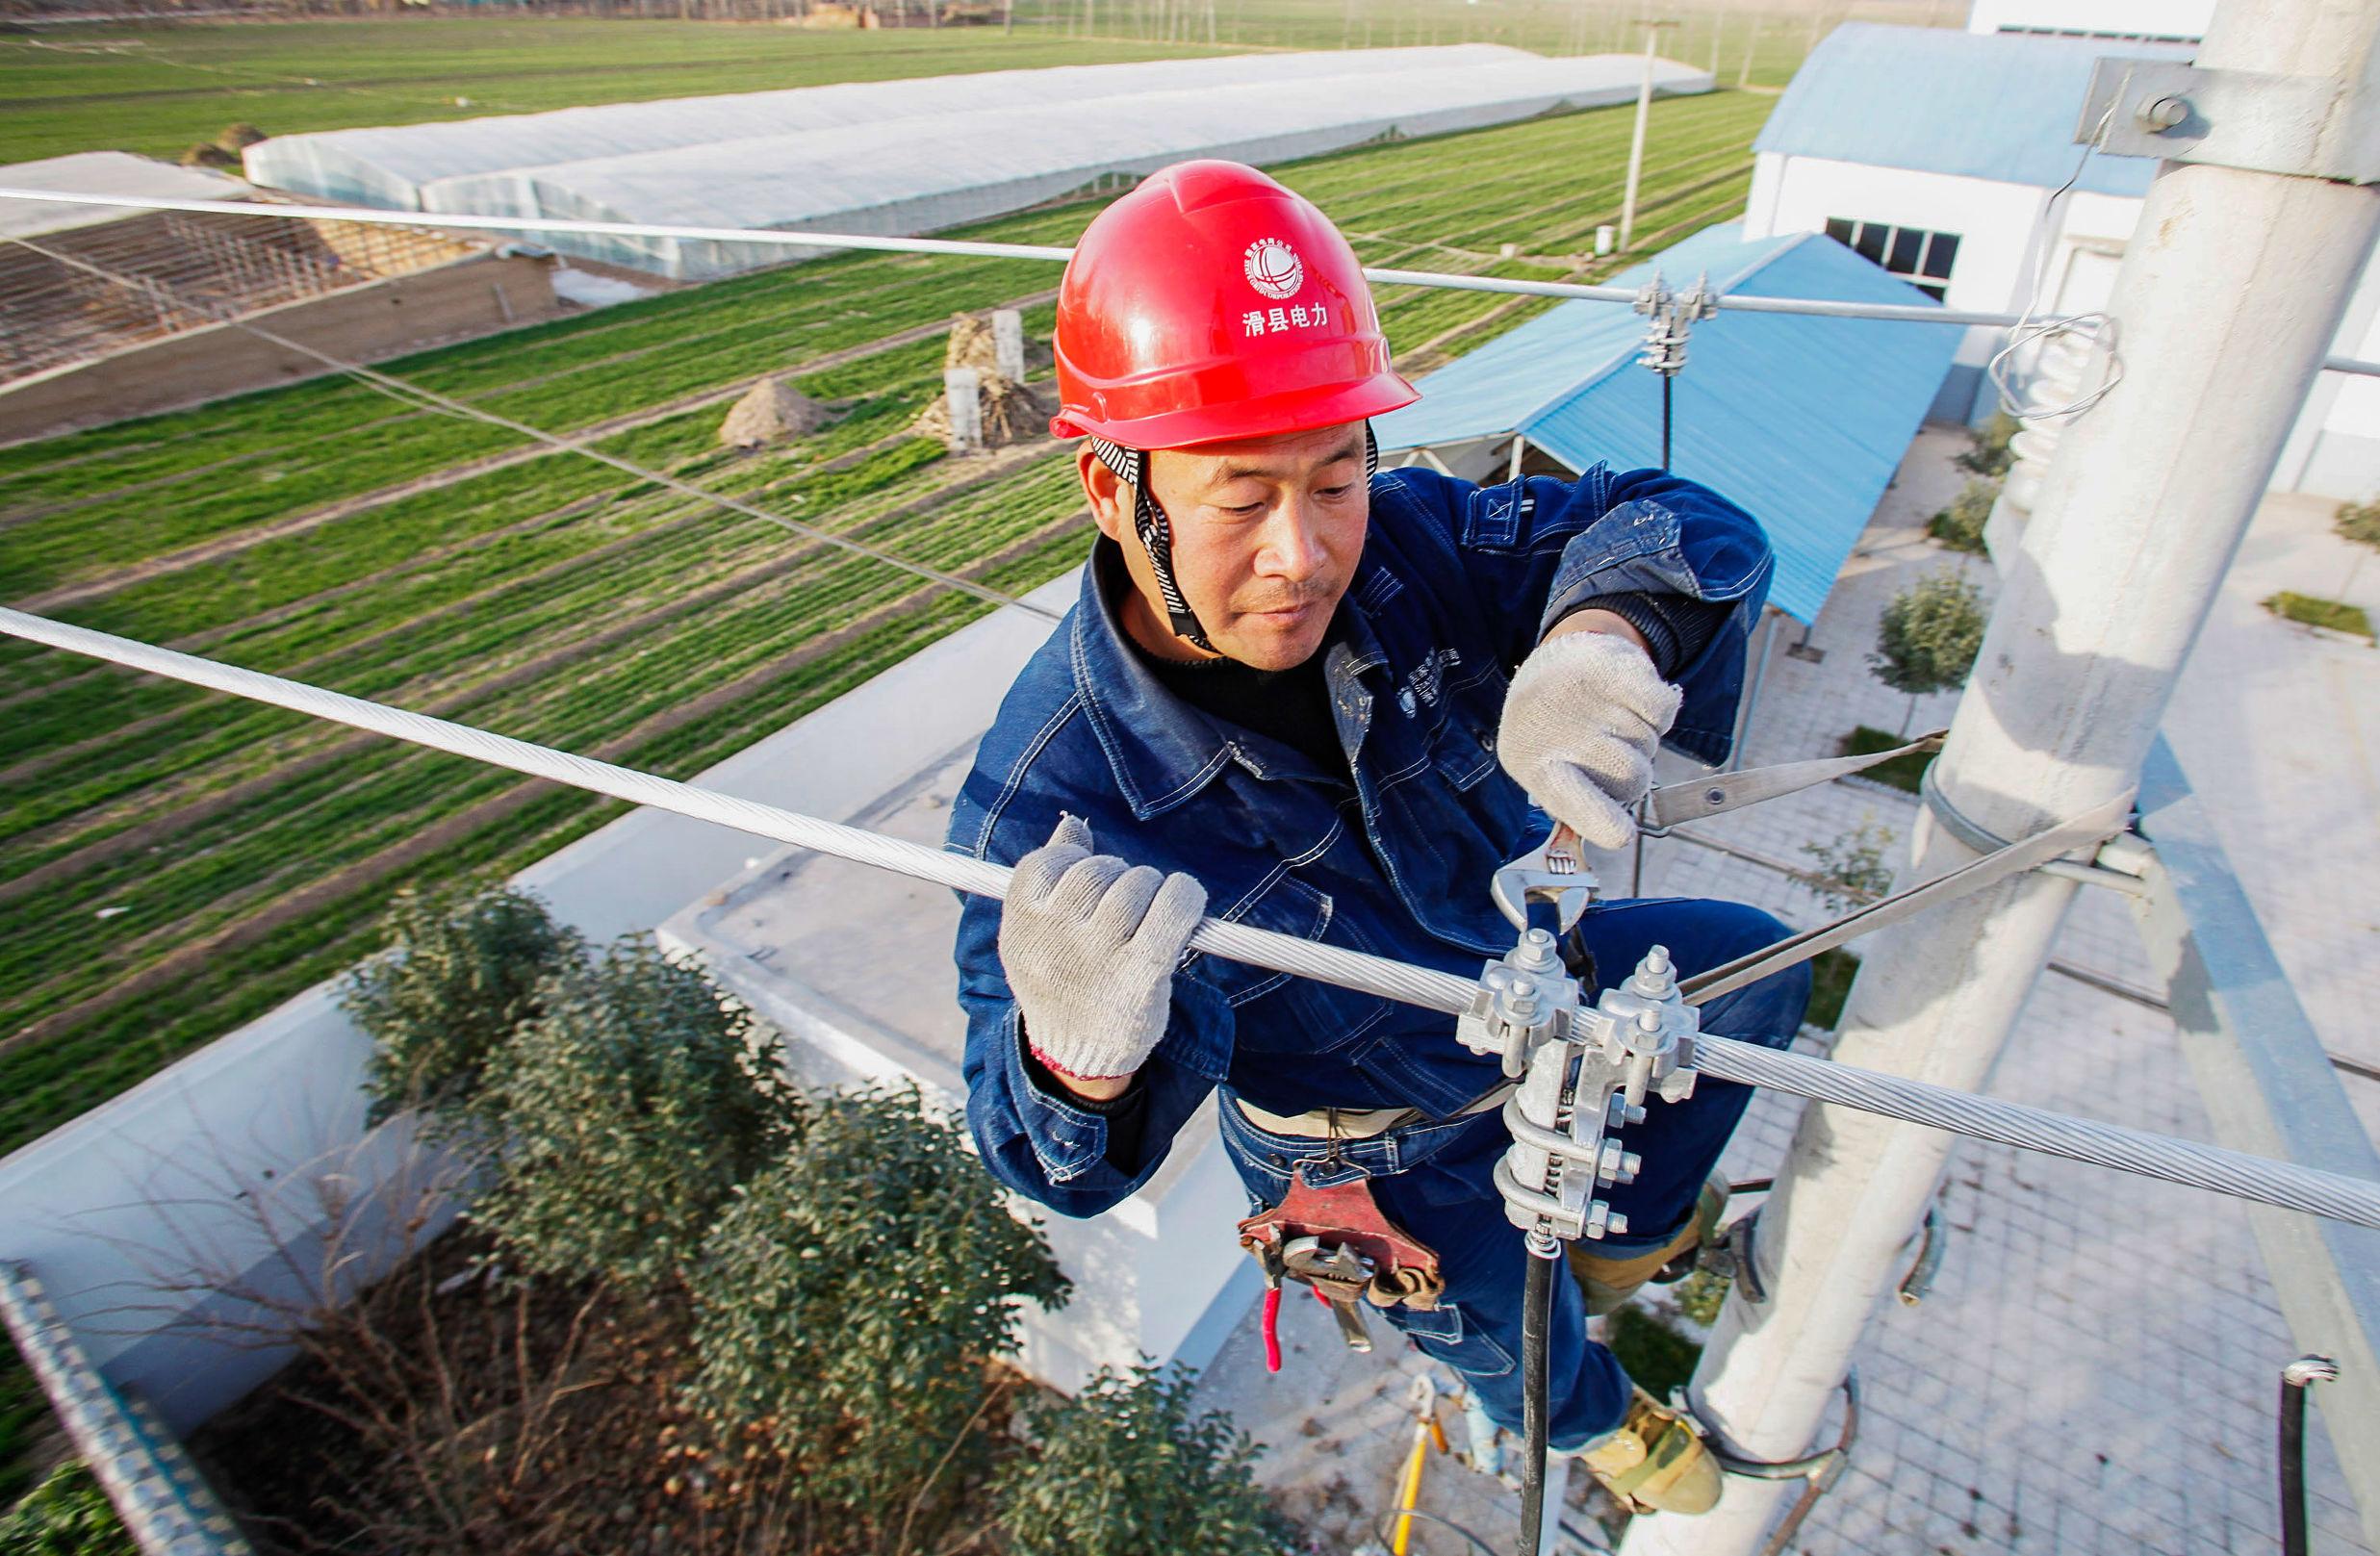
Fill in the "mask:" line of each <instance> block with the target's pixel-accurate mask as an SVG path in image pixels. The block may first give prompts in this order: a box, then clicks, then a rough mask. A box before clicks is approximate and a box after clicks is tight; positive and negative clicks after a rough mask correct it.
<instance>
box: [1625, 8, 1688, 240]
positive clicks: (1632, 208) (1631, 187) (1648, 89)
mask: <svg viewBox="0 0 2380 1556" xmlns="http://www.w3.org/2000/svg"><path fill="white" fill-rule="evenodd" d="M1643 25H1644V29H1645V74H1644V76H1643V78H1642V79H1641V80H1639V81H1638V82H1637V84H1636V135H1635V137H1634V138H1633V139H1632V140H1629V141H1628V187H1627V192H1626V193H1625V194H1623V195H1622V196H1621V197H1620V252H1622V253H1623V254H1625V253H1626V252H1627V251H1628V235H1629V234H1630V233H1631V232H1633V231H1634V230H1635V228H1636V180H1637V178H1638V176H1639V175H1640V174H1642V173H1643V172H1644V170H1645V126H1646V125H1647V124H1648V123H1649V122H1650V121H1651V117H1652V62H1653V61H1654V60H1655V59H1656V58H1658V56H1656V55H1655V54H1654V53H1653V45H1654V44H1656V43H1658V42H1660V41H1661V29H1662V28H1664V27H1675V26H1676V25H1677V24H1676V22H1674V21H1653V20H1651V18H1647V19H1646V21H1645V22H1644V24H1643Z"/></svg>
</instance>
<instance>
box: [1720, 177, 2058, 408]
mask: <svg viewBox="0 0 2380 1556" xmlns="http://www.w3.org/2000/svg"><path fill="white" fill-rule="evenodd" d="M2048 192H2049V191H2046V190H2037V189H2034V188H2031V187H2030V186H2027V185H2023V184H2002V183H1995V182H1993V181H1991V180H1988V179H1981V178H1958V177H1954V176H1951V175H1949V174H1944V173H1921V172H1912V171H1909V170H1907V169H1906V168H1899V167H1872V166H1866V165H1864V164H1860V163H1850V162H1836V161H1833V160H1831V159H1830V158H1824V157H1787V156H1784V155H1782V154H1780V153H1778V152H1762V153H1761V154H1760V155H1759V156H1758V157H1757V158H1756V159H1754V162H1753V185H1752V195H1751V198H1750V201H1749V204H1748V207H1747V210H1746V215H1745V220H1744V235H1745V236H1746V237H1747V238H1769V237H1774V236H1776V235H1777V234H1779V233H1789V232H1824V231H1826V230H1827V222H1828V219H1829V218H1830V217H1851V218H1853V219H1855V220H1858V221H1888V222H1890V223H1892V224H1893V225H1894V226H1896V227H1918V228H1922V229H1924V230H1925V231H1928V232H1952V233H1957V234H1958V261H1957V263H1955V264H1954V265H1953V266H1952V267H1951V275H1950V283H1949V285H1948V287H1947V288H1946V289H1945V291H1944V294H1943V298H1942V301H1943V304H1944V306H1946V307H1950V308H1974V309H1981V310H1983V311H1986V312H2007V311H2011V310H2014V309H2019V308H2022V307H2023V306H2024V300H2025V299H2024V288H2025V286H2026V285H2027V284H2028V283H2029V281H2030V279H2031V276H2032V273H2033V272H2032V265H2033V254H2032V250H2031V242H2032V239H2033V233H2034V229H2035V223H2036V222H2038V221H2039V220H2040V217H2041V207H2042V204H2043V201H2044V198H2045V197H2046V196H2047V194H2048ZM2001 334H2002V332H2001V331H1999V330H1994V329H1986V328H1982V327H1978V328H1975V329H1970V330H1968V331H1967V332H1966V334H1965V336H1964V337H1963V338H1962V339H1961V340H1960V341H1959V343H1958V356H1957V357H1956V358H1955V359H1953V361H1952V364H1951V370H1950V374H1949V377H1948V378H1947V380H1946V381H1945V385H1944V391H1943V395H1942V396H1941V397H1940V398H1937V399H1936V400H1935V402H1934V405H1935V413H1934V414H1935V416H1936V417H1937V418H1940V417H1943V416H1945V415H1955V416H1959V417H1963V416H1965V415H1968V414H1972V413H1971V412H1970V411H1969V409H1968V404H1969V402H1972V400H1973V398H1974V396H1975V395H1977V394H1978V393H1980V391H1981V386H1982V378H1983V366H1984V364H1985V363H1987V362H1989V361H1990V360H1991V354H1992V353H1993V352H1994V351H1996V350H1998V349H1999V348H2000V339H2001ZM1688 371H1692V369H1691V368H1689V369H1688ZM1954 402H1957V403H1956V405H1954Z"/></svg>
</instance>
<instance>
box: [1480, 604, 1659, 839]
mask: <svg viewBox="0 0 2380 1556" xmlns="http://www.w3.org/2000/svg"><path fill="white" fill-rule="evenodd" d="M1681 695H1682V694H1681V693H1680V692H1679V691H1678V689H1677V688H1676V687H1675V686H1673V685H1671V684H1670V683H1669V682H1667V681H1665V680H1663V679H1662V678H1661V673H1660V672H1659V671H1657V670H1655V669H1654V668H1653V664H1652V659H1651V655H1649V654H1647V653H1646V652H1645V650H1642V649H1640V648H1638V647H1637V646H1636V645H1635V644H1633V643H1630V642H1628V641H1627V640H1626V639H1625V638H1623V637H1619V636H1617V635H1615V634H1612V633H1608V632H1569V633H1565V634H1563V635H1562V636H1560V637H1554V638H1548V640H1547V641H1545V642H1544V643H1541V644H1539V645H1538V646H1537V649H1536V650H1535V651H1534V652H1532V653H1530V655H1529V656H1528V657H1527V658H1526V659H1524V660H1523V661H1522V663H1521V669H1520V672H1519V673H1518V674H1517V675H1515V676H1513V678H1512V690H1511V691H1510V692H1509V693H1507V694H1506V695H1505V698H1504V717H1503V722H1502V725H1501V727H1499V728H1498V729H1497V735H1496V752H1497V756H1498V757H1499V758H1500V759H1501V760H1502V762H1503V764H1504V771H1505V772H1507V773H1510V774H1511V775H1512V776H1513V778H1515V779H1517V780H1518V781H1519V782H1520V784H1521V787H1523V789H1526V790H1527V791H1528V796H1529V798H1530V799H1531V800H1534V801H1535V802H1536V803H1537V804H1541V805H1543V806H1545V807H1546V811H1547V813H1548V814H1549V815H1551V816H1552V817H1554V819H1555V820H1557V821H1561V822H1566V823H1568V824H1569V826H1570V829H1571V830H1573V831H1574V832H1576V833H1577V834H1578V835H1579V836H1580V837H1581V838H1583V839H1585V840H1586V841H1587V842H1588V843H1589V844H1592V845H1593V846H1594V847H1596V848H1599V849H1621V848H1625V847H1626V846H1627V844H1628V840H1629V839H1630V838H1632V837H1634V836H1635V835H1636V823H1635V821H1634V819H1633V818H1632V817H1631V816H1630V815H1629V813H1628V807H1629V806H1631V805H1633V804H1636V802H1637V801H1639V800H1641V799H1643V798H1644V797H1645V793H1646V791H1647V790H1649V789H1651V787H1652V758H1653V753H1654V752H1656V751H1658V750H1659V749H1660V745H1661V737H1662V736H1663V735H1664V734H1666V733H1668V732H1669V727H1670V725H1671V723H1672V722H1673V721H1675V720H1676V717H1677V706H1678V701H1679V698H1680V697H1681Z"/></svg>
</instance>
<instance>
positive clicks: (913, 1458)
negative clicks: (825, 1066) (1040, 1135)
mask: <svg viewBox="0 0 2380 1556" xmlns="http://www.w3.org/2000/svg"><path fill="white" fill-rule="evenodd" d="M687 1286H688V1288H689V1289H690V1290H691V1291H692V1293H693V1296H694V1301H695V1347H696V1351H697V1354H698V1364H697V1366H698V1371H697V1381H696V1384H695V1388H694V1394H695V1399H696V1403H697V1404H698V1406H699V1407H700V1408H702V1409H703V1410H704V1412H705V1413H706V1414H707V1415H709V1416H712V1417H713V1418H714V1419H715V1420H716V1421H717V1422H718V1423H719V1424H720V1425H721V1427H722V1428H723V1429H725V1430H726V1431H727V1432H729V1433H733V1432H737V1431H740V1430H743V1429H745V1428H747V1427H758V1428H760V1429H761V1430H763V1431H764V1432H765V1433H766V1434H767V1435H768V1437H769V1438H770V1439H771V1440H772V1441H774V1442H775V1444H776V1446H777V1447H778V1448H779V1450H780V1451H781V1452H783V1453H785V1454H786V1455H788V1456H790V1457H792V1458H793V1459H794V1460H795V1461H796V1462H797V1463H799V1464H800V1465H801V1466H802V1467H804V1468H805V1469H806V1474H807V1478H806V1482H805V1491H806V1492H807V1493H808V1494H811V1495H813V1496H815V1497H817V1498H818V1499H819V1500H820V1501H822V1502H823V1503H825V1504H827V1505H829V1506H835V1507H841V1508H844V1509H846V1510H848V1511H849V1513H850V1515H851V1516H852V1517H853V1518H857V1519H860V1520H862V1521H863V1522H865V1523H868V1524H871V1525H875V1526H877V1527H883V1526H884V1525H885V1523H886V1522H887V1520H889V1522H890V1523H891V1524H892V1525H894V1526H898V1525H899V1524H901V1523H902V1521H903V1520H904V1518H906V1517H907V1510H908V1508H909V1507H910V1506H911V1505H912V1503H913V1502H915V1501H916V1500H918V1499H921V1498H923V1497H924V1496H925V1495H926V1494H927V1493H928V1492H929V1491H931V1490H932V1489H934V1487H942V1488H945V1489H947V1488H948V1487H950V1486H953V1485H956V1484H958V1483H959V1482H960V1480H962V1479H963V1478H964V1477H965V1476H966V1475H967V1474H968V1473H969V1472H970V1471H971V1470H972V1469H973V1468H974V1467H975V1466H976V1465H977V1464H978V1463H980V1459H981V1456H982V1453H983V1441H982V1439H981V1438H980V1437H979V1436H977V1434H976V1433H975V1430H974V1416H975V1414H976V1412H977V1410H978V1409H979V1407H980V1406H982V1405H983V1403H984V1402H985V1390H986V1380H985V1362H986V1361H988V1360H989V1359H990V1358H993V1357H996V1356H1001V1355H1004V1354H1007V1353H1010V1352H1012V1351H1014V1350H1015V1349H1016V1346H1017V1343H1018V1339H1017V1318H1018V1313H1017V1305H1018V1302H1019V1301H1020V1299H1025V1298H1030V1299H1032V1300H1034V1301H1036V1302H1040V1303H1043V1304H1045V1305H1049V1306H1056V1305H1057V1304H1059V1303H1061V1302H1062V1301H1063V1300H1065V1298H1066V1296H1067V1294H1068V1290H1069V1288H1068V1285H1067V1282H1066V1279H1065V1277H1064V1276H1063V1275H1062V1274H1061V1273H1060V1272H1059V1268H1058V1263H1057V1261H1056V1260H1054V1259H1053V1258H1052V1257H1051V1256H1050V1251H1049V1242H1048V1239H1046V1238H1045V1237H1043V1236H1042V1235H1041V1233H1040V1232H1039V1230H1038V1229H1036V1228H1034V1227H1030V1226H1027V1225H1026V1224H1025V1223H1023V1222H1021V1221H1019V1220H1018V1219H1017V1218H1016V1217H1015V1216H1013V1215H1011V1213H1010V1212H1009V1208H1008V1201H1007V1197H1006V1196H1005V1195H1004V1194H1002V1192H1001V1191H1000V1189H999V1187H998V1186H997V1185H995V1184H994V1183H993V1182H992V1180H991V1177H990V1176H989V1175H988V1174H987V1173H985V1171H984V1169H983V1166H982V1164H981V1163H979V1162H978V1161H976V1160H975V1158H974V1156H973V1155H972V1154H970V1153H969V1151H968V1150H967V1147H966V1143H965V1140H964V1138H963V1135H962V1134H961V1131H960V1128H959V1127H958V1126H957V1125H955V1124H954V1123H952V1122H950V1121H948V1120H946V1119H942V1118H939V1117H936V1116H934V1115H932V1114H930V1113H928V1112H927V1111H926V1110H925V1107H924V1105H923V1103H922V1101H921V1100H920V1098H919V1097H918V1095H917V1093H916V1091H915V1090H914V1089H905V1090H901V1091H873V1090H872V1091H862V1092H855V1093H848V1094H844V1095H838V1096H833V1097H829V1098H825V1099H823V1100H820V1101H818V1102H816V1103H814V1104H813V1105H812V1108H811V1111H810V1115H809V1117H808V1119H807V1121H806V1126H805V1129H804V1132H803V1138H802V1145H801V1149H800V1150H799V1151H798V1152H796V1153H795V1155H794V1156H793V1157H792V1159H791V1160H789V1161H783V1162H781V1163H779V1164H778V1165H776V1166H774V1167H772V1168H770V1169H769V1170H768V1171H766V1172H763V1173H761V1174H759V1175H758V1176H756V1177H755V1178H754V1179H753V1180H752V1181H751V1182H750V1183H748V1184H746V1185H744V1186H742V1188H740V1189H739V1190H738V1191H737V1193H736V1196H735V1199H734V1203H733V1204H732V1205H730V1206H729V1208H728V1210H727V1212H725V1213H724V1214H722V1215H721V1216H720V1218H719V1224H718V1226H717V1227H716V1228H715V1229H714V1230H713V1231H712V1233H711V1235H710V1238H709V1240H708V1241H707V1242H706V1243H705V1244H704V1249H703V1258H702V1261H701V1263H698V1264H697V1265H696V1266H695V1267H694V1268H693V1269H692V1270H691V1271H689V1273H688V1276H687Z"/></svg>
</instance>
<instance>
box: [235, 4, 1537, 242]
mask: <svg viewBox="0 0 2380 1556" xmlns="http://www.w3.org/2000/svg"><path fill="white" fill-rule="evenodd" d="M1534 58H1536V56H1534V55H1531V54H1526V53H1523V51H1521V50H1519V49H1511V48H1505V47H1502V46H1501V45H1498V44H1493V43H1465V44H1456V45H1451V46H1447V47H1438V48H1402V49H1372V50H1366V51H1363V52H1361V53H1354V54H1342V53H1296V54H1252V55H1251V54H1242V55H1227V56H1216V57H1211V58H1200V59H1190V60H1157V61H1151V62H1148V63H1145V64H1095V65H1080V64H1071V65H1056V66H1051V67H1049V68H1046V69H1036V70H998V71H983V72H978V73H973V74H967V75H949V76H927V77H922V78H912V79H908V80H898V81H854V82H844V83H841V84H838V85H835V86H830V87H800V88H793V89H787V90H784V91H759V92H735V93H729V94H726V95H719V96H709V97H676V98H668V99H665V100H662V101H659V102H649V103H608V104H604V105H602V106H600V107H593V108H565V109H560V110H557V111H555V112H552V113H547V114H513V115H499V116H495V117H487V118H472V119H457V120H452V121H449V122H447V123H441V124H406V125H397V126H392V127H388V128H380V129H363V130H328V131H322V132H320V133H317V134H313V135H285V136H276V137H274V138H273V139H271V140H264V141H260V142H259V143H257V144H255V145H253V146H250V147H249V148H248V149H247V151H246V153H245V162H246V172H247V176H248V177H249V179H250V180H252V181H254V182H256V183H259V184H266V185H269V186H271V187H273V188H275V189H283V190H289V191H294V192H296V193H300V194H310V195H315V196H318V197H320V198H323V199H331V200H340V201H345V202H351V203H354V204H358V205H372V206H381V207H384V208H386V209H389V210H393V211H418V210H422V209H423V206H422V186H423V185H424V184H427V183H429V182H430V181H431V180H433V179H440V178H456V177H463V176H466V175H469V174H473V173H494V172H500V171H502V170H504V169H506V168H512V167H532V166H546V165H548V164H552V163H566V162H582V161H585V160H587V159H589V158H596V157H618V156H627V155H631V154H634V153H637V152H647V151H665V150H669V149H671V148H674V147H680V146H703V145H714V144H717V143H719V142H721V141H727V140H751V139H754V138H755V137H761V136H775V135H790V134H794V133H797V132H800V131H805V130H832V129H837V128H842V127H847V126H860V125H882V124H884V123H888V122H890V121H892V120H895V119H904V118H918V117H923V116H927V115H938V114H956V113H966V112H969V111H972V110H977V109H997V108H1008V107H1014V106H1016V105H1018V104H1021V103H1036V102H1081V101H1085V100H1088V99H1089V98H1094V97H1122V96H1138V95H1139V94H1141V93H1144V92H1164V91H1190V90H1197V89H1202V88H1208V87H1226V86H1242V85H1253V84H1257V83H1265V82H1269V83H1273V84H1276V85H1278V84H1281V83H1286V82H1291V81H1298V80H1303V79H1306V78H1309V77H1316V76H1325V75H1329V76H1347V75H1364V74H1396V73H1401V72H1408V71H1413V70H1422V69H1427V70H1439V71H1455V70H1462V69H1470V68H1476V67H1479V66H1483V65H1491V64H1511V63H1513V62H1515V61H1519V60H1529V59H1534Z"/></svg>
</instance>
